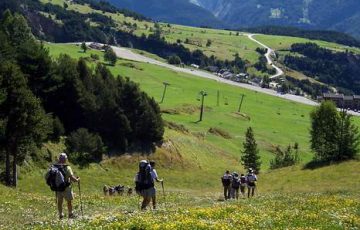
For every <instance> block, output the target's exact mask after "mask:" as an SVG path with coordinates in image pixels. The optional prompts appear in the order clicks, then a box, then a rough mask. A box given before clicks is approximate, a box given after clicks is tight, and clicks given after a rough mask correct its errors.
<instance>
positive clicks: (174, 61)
mask: <svg viewBox="0 0 360 230" xmlns="http://www.w3.org/2000/svg"><path fill="white" fill-rule="evenodd" d="M168 62H169V64H172V65H180V64H181V59H180V57H179V56H177V55H171V56H170V57H169V58H168Z"/></svg>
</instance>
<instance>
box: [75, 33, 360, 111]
mask: <svg viewBox="0 0 360 230" xmlns="http://www.w3.org/2000/svg"><path fill="white" fill-rule="evenodd" d="M250 37H251V36H249V38H250ZM251 40H253V41H254V39H251ZM255 42H256V41H255ZM72 44H74V43H72ZM87 44H90V42H88V43H87ZM259 44H261V45H262V46H264V47H267V46H266V45H264V44H262V43H259ZM112 48H113V50H114V52H115V53H116V55H117V56H118V57H119V58H123V59H127V60H132V61H138V62H145V63H150V64H154V65H158V66H162V67H165V68H168V69H171V70H174V71H177V72H183V73H187V74H191V75H194V76H198V77H203V78H208V79H212V80H215V81H217V82H221V83H225V84H229V85H234V86H238V87H241V88H245V89H249V90H253V91H256V92H260V93H265V94H268V95H271V96H275V97H280V98H283V99H286V100H290V101H294V102H298V103H302V104H306V105H311V106H316V105H318V104H319V103H317V102H315V101H313V100H310V99H308V98H305V97H301V96H296V95H292V94H279V93H277V92H276V91H274V90H271V89H265V88H261V87H259V86H253V85H249V84H244V83H238V82H234V81H230V80H226V79H223V78H220V77H218V76H216V75H215V74H211V73H209V72H205V71H202V70H194V69H188V68H180V67H177V66H173V65H170V64H167V63H164V62H161V61H158V60H155V59H153V58H149V57H145V56H143V55H140V54H137V53H134V52H133V51H131V50H130V49H127V48H123V47H117V46H112ZM267 49H268V50H269V49H270V48H269V47H267ZM270 50H271V49H270ZM270 53H271V52H270ZM269 56H270V55H268V57H269ZM269 58H270V57H269ZM268 60H269V59H268ZM270 61H271V59H270ZM273 66H274V65H273ZM279 70H280V71H279V72H282V71H281V69H279ZM274 76H275V75H274ZM274 76H273V77H274ZM349 113H350V114H352V115H355V116H360V113H356V112H353V111H349Z"/></svg>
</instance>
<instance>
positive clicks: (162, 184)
mask: <svg viewBox="0 0 360 230" xmlns="http://www.w3.org/2000/svg"><path fill="white" fill-rule="evenodd" d="M161 187H162V190H163V197H164V206H165V204H166V195H165V189H164V181H161Z"/></svg>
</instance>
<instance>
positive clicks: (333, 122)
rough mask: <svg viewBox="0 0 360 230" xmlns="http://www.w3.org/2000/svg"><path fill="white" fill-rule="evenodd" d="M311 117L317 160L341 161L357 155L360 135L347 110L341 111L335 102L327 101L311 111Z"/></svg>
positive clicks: (312, 142)
mask: <svg viewBox="0 0 360 230" xmlns="http://www.w3.org/2000/svg"><path fill="white" fill-rule="evenodd" d="M310 118H311V130H310V135H311V140H310V141H311V149H312V150H313V151H314V152H315V157H314V159H315V160H318V161H333V160H334V161H341V160H347V159H353V158H354V157H355V155H356V154H357V152H358V146H359V142H360V137H359V132H358V128H357V127H356V126H355V125H354V124H352V122H351V116H350V115H348V114H347V113H346V111H342V112H341V113H339V112H338V111H337V109H336V106H335V104H334V103H333V102H330V101H326V102H323V103H321V105H320V106H319V107H317V108H315V109H314V110H313V111H312V112H311V114H310Z"/></svg>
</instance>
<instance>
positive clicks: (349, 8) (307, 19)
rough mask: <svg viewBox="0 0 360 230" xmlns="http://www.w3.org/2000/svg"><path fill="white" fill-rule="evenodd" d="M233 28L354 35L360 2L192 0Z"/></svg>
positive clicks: (359, 32)
mask: <svg viewBox="0 0 360 230" xmlns="http://www.w3.org/2000/svg"><path fill="white" fill-rule="evenodd" d="M192 2H193V3H195V4H197V5H199V6H201V7H203V8H205V9H208V10H209V11H211V12H212V13H213V14H214V15H215V16H216V17H218V18H219V19H220V20H222V21H224V23H226V24H228V25H231V26H232V27H235V28H236V27H237V28H239V27H252V26H259V25H291V26H298V27H305V28H314V29H332V30H337V31H340V32H345V33H349V34H352V35H355V36H357V37H359V36H360V31H359V30H358V29H354V27H355V28H356V26H354V25H359V24H360V4H359V2H358V1H357V0H347V1H339V0H288V1H278V0H193V1H192Z"/></svg>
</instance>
